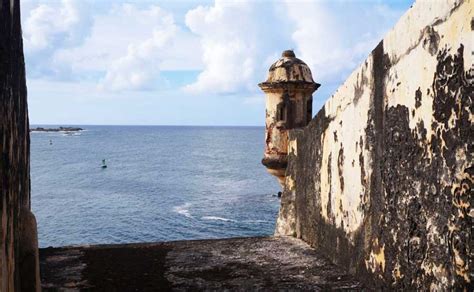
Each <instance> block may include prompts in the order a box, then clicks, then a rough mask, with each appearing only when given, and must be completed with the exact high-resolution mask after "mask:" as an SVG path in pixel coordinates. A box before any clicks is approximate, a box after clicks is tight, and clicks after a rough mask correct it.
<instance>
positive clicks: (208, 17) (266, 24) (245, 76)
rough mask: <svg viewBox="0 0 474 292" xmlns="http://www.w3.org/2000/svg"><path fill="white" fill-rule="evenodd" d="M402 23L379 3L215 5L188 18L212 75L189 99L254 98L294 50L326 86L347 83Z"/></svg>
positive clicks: (220, 1)
mask: <svg viewBox="0 0 474 292" xmlns="http://www.w3.org/2000/svg"><path fill="white" fill-rule="evenodd" d="M400 15H401V11H393V10H392V9H389V8H388V7H386V6H383V5H381V4H378V2H375V1H372V2H370V1H369V2H357V3H355V4H354V3H352V2H348V1H331V2H330V1H290V0H286V1H284V2H278V1H275V2H264V3H262V2H260V3H259V2H257V1H227V0H215V2H214V4H213V5H211V6H199V7H197V8H196V9H193V10H191V11H189V12H188V14H187V15H186V25H187V26H188V27H189V28H190V30H191V31H192V32H193V33H195V34H196V35H198V36H199V37H200V40H201V46H202V49H203V56H202V59H203V63H204V65H205V67H204V70H203V71H202V72H201V74H200V75H199V76H198V78H197V80H196V82H194V83H192V84H189V85H188V86H186V87H185V90H186V91H187V92H192V93H203V92H214V93H223V94H227V93H234V92H238V91H252V90H255V88H256V83H258V82H259V81H262V78H264V75H265V73H264V72H265V71H266V69H268V66H269V65H270V63H271V62H273V61H275V60H276V59H277V58H278V57H279V53H280V52H281V51H282V50H284V49H288V48H294V49H295V51H296V53H297V57H299V58H301V59H302V60H304V61H305V62H306V63H307V64H308V65H309V66H310V68H311V69H312V71H313V75H314V77H315V79H316V80H318V81H320V82H329V81H330V82H334V80H335V79H336V80H338V81H340V80H341V79H342V80H343V78H344V77H345V76H347V74H349V73H350V71H352V70H353V69H354V68H355V67H356V66H357V65H358V64H359V63H360V62H362V61H363V59H365V57H366V56H367V55H368V53H369V52H370V50H371V49H373V48H374V46H375V45H376V44H377V42H378V41H379V40H380V39H381V38H382V37H383V33H384V32H386V31H387V30H388V29H389V28H390V27H391V26H392V25H393V23H394V22H395V20H396V19H397V18H398V17H399V16H400Z"/></svg>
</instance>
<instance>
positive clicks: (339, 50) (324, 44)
mask: <svg viewBox="0 0 474 292" xmlns="http://www.w3.org/2000/svg"><path fill="white" fill-rule="evenodd" d="M285 4H286V7H287V11H288V16H289V18H290V19H291V20H292V22H293V23H294V25H295V30H294V32H293V33H292V39H293V41H294V43H295V49H296V50H297V53H299V56H300V57H301V58H302V59H303V60H304V61H305V62H306V63H307V64H308V65H309V66H310V67H311V68H312V69H313V71H314V72H313V74H314V75H316V76H315V79H317V80H319V81H322V82H325V81H329V80H334V79H337V80H340V79H342V78H345V77H346V75H347V74H348V73H349V72H350V71H352V70H353V69H354V68H355V67H356V66H357V65H358V64H359V63H361V62H362V61H363V60H364V59H365V58H366V57H367V56H368V54H369V53H370V51H371V50H372V49H373V48H374V47H375V46H376V44H377V43H378V42H379V41H380V40H381V39H382V38H383V34H384V33H385V32H386V31H387V30H388V29H389V28H390V27H391V26H392V25H393V23H394V22H395V21H396V19H398V18H399V17H400V15H401V13H402V11H396V10H392V9H389V8H388V7H386V6H383V5H381V4H377V3H376V2H375V1H372V2H370V1H369V2H357V3H354V2H348V1H334V2H316V1H305V2H299V3H298V4H295V2H293V1H290V0H286V3H285Z"/></svg>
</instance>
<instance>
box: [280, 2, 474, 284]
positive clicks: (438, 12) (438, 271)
mask: <svg viewBox="0 0 474 292" xmlns="http://www.w3.org/2000/svg"><path fill="white" fill-rule="evenodd" d="M473 10H474V1H473V0H465V1H454V0H450V1H448V0H438V1H418V2H416V3H415V4H414V5H413V7H412V8H410V9H409V11H408V12H407V13H406V14H405V15H404V16H403V17H402V18H401V19H400V21H399V22H398V23H397V25H396V26H395V27H394V28H393V30H392V31H390V32H389V33H388V35H387V36H386V37H385V38H384V39H383V41H381V42H380V43H379V45H378V46H377V47H376V48H375V49H374V50H373V51H372V53H371V54H370V56H369V57H368V58H367V60H366V61H365V62H364V63H363V64H362V65H361V66H360V67H359V68H358V69H356V70H355V71H354V72H353V73H352V75H351V76H350V77H349V78H348V79H347V80H346V82H345V83H344V84H343V85H342V86H341V87H340V88H339V89H338V90H337V91H336V92H335V94H334V95H333V96H332V97H331V98H330V99H329V100H328V101H327V102H326V104H325V105H324V107H323V108H322V109H321V111H320V112H319V113H318V114H317V116H316V117H315V118H314V119H313V120H312V121H311V123H310V124H309V125H308V126H307V127H306V128H305V129H304V130H296V131H291V132H290V142H289V153H290V154H289V158H288V168H287V173H286V175H287V178H286V189H285V191H284V194H283V197H282V206H281V210H280V215H279V218H278V222H277V229H276V234H286V235H294V236H297V237H299V238H302V239H303V240H305V241H307V242H309V243H310V244H311V245H313V246H315V247H317V248H318V249H320V250H321V251H323V252H325V253H326V254H327V255H328V256H330V257H331V258H332V260H333V261H335V262H337V263H339V264H341V265H342V266H343V267H347V268H348V269H349V271H351V272H353V273H356V274H358V275H359V276H362V277H363V278H364V279H366V280H367V281H368V282H369V285H374V286H377V287H388V288H397V289H415V288H416V289H420V288H423V289H428V288H431V289H447V288H461V287H468V285H471V284H469V283H470V281H471V280H470V274H469V273H470V271H472V265H473V263H472V262H470V261H471V258H472V246H473V245H472V240H471V229H472V218H473V216H474V211H473V210H472V206H473V199H472V186H473V176H474V166H473V161H472V155H473V142H474V126H473V119H474V116H473V96H474V93H473V90H474V68H473V59H474V55H473V49H474V48H473V45H474V20H473V16H474V13H473Z"/></svg>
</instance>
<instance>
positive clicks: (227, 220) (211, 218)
mask: <svg viewBox="0 0 474 292" xmlns="http://www.w3.org/2000/svg"><path fill="white" fill-rule="evenodd" d="M201 219H202V220H217V221H226V222H236V221H235V220H232V219H228V218H223V217H217V216H203V217H201Z"/></svg>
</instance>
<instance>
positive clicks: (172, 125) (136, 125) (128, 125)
mask: <svg viewBox="0 0 474 292" xmlns="http://www.w3.org/2000/svg"><path fill="white" fill-rule="evenodd" d="M29 125H30V126H110V127H114V126H116V127H265V125H178V124H67V123H64V124H49V123H45V124H42V123H30V124H29Z"/></svg>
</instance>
